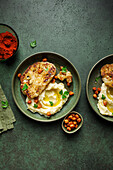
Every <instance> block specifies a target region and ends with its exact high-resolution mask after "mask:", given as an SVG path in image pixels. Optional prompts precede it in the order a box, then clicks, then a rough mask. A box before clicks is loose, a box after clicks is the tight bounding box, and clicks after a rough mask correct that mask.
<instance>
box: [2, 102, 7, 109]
mask: <svg viewBox="0 0 113 170" xmlns="http://www.w3.org/2000/svg"><path fill="white" fill-rule="evenodd" d="M1 103H2V108H4V109H6V108H7V107H8V101H7V100H6V102H4V101H1Z"/></svg>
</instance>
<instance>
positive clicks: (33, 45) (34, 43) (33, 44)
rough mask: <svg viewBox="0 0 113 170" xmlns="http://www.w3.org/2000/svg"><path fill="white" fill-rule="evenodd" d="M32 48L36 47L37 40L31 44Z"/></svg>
mask: <svg viewBox="0 0 113 170" xmlns="http://www.w3.org/2000/svg"><path fill="white" fill-rule="evenodd" d="M30 46H31V47H32V48H34V47H36V40H35V41H32V42H31V43H30Z"/></svg>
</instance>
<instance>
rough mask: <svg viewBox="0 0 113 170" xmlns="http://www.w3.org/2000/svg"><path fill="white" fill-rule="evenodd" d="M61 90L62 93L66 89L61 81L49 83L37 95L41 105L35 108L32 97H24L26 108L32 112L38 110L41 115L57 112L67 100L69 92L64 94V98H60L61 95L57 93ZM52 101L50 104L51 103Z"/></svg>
mask: <svg viewBox="0 0 113 170" xmlns="http://www.w3.org/2000/svg"><path fill="white" fill-rule="evenodd" d="M61 90H62V92H63V94H64V92H65V91H67V90H66V89H65V87H64V84H63V83H59V84H57V83H50V84H49V85H48V86H47V88H46V89H45V90H44V91H43V92H42V93H41V94H40V95H39V97H38V101H39V103H40V104H41V105H42V107H41V108H35V107H34V104H36V103H35V102H34V99H29V98H28V97H27V98H26V105H27V108H28V109H29V110H30V111H32V112H33V113H35V112H38V113H40V114H41V115H45V116H47V113H48V112H50V113H51V115H54V114H55V113H56V112H59V111H60V110H61V109H62V107H63V105H64V104H65V103H66V101H67V100H68V97H69V94H67V95H65V96H66V98H64V99H63V98H62V95H61V94H60V93H59V92H60V91H61ZM29 100H31V104H28V101H29ZM51 103H52V105H51Z"/></svg>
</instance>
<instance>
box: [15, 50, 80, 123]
mask: <svg viewBox="0 0 113 170" xmlns="http://www.w3.org/2000/svg"><path fill="white" fill-rule="evenodd" d="M43 58H47V60H48V62H51V63H53V64H54V65H55V66H56V69H57V73H58V72H59V71H60V66H66V67H67V69H68V70H69V71H71V73H72V75H73V82H72V84H71V86H70V87H68V86H67V85H66V81H64V84H65V87H66V88H67V90H68V91H73V92H74V95H73V96H71V97H69V100H68V101H67V103H66V104H65V105H64V106H63V108H62V109H61V111H60V112H58V113H56V114H55V115H53V116H51V118H49V119H48V118H46V117H44V116H41V115H40V114H38V113H35V114H34V113H32V112H30V111H29V110H27V107H26V104H25V99H26V97H25V96H24V95H23V94H22V93H21V91H20V80H19V78H18V76H17V75H18V73H21V74H22V73H23V72H24V71H25V70H26V69H27V67H28V66H29V65H31V64H33V63H35V62H37V61H42V59H43ZM58 82H60V81H58ZM80 93H81V80H80V76H79V73H78V71H77V70H76V68H75V67H74V65H73V64H72V63H71V62H70V61H69V60H67V59H66V58H65V57H63V56H62V55H60V54H57V53H53V52H40V53H36V54H33V55H31V56H30V57H28V58H26V59H25V60H24V61H23V62H22V63H20V65H19V66H18V67H17V69H16V71H15V73H14V76H13V79H12V94H13V98H14V101H15V103H16V105H17V106H18V108H19V109H20V110H21V111H22V112H23V113H24V114H25V115H26V116H28V117H29V118H31V119H34V120H36V121H40V122H52V121H55V120H58V119H61V118H63V117H64V116H66V115H67V114H68V113H69V112H70V111H71V110H72V109H73V108H74V107H75V106H76V104H77V102H78V100H79V97H80Z"/></svg>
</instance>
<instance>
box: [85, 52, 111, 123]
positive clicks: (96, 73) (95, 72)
mask: <svg viewBox="0 0 113 170" xmlns="http://www.w3.org/2000/svg"><path fill="white" fill-rule="evenodd" d="M111 63H113V54H111V55H108V56H106V57H104V58H102V59H101V60H99V61H98V62H97V63H96V64H95V65H94V66H93V67H92V69H91V70H90V72H89V75H88V78H87V82H86V94H87V98H88V101H89V103H90V105H91V107H92V109H93V110H94V111H95V112H96V113H97V114H98V115H99V116H100V117H102V118H103V119H105V120H107V121H111V122H113V117H110V116H104V115H102V114H101V113H100V112H99V110H98V108H97V100H96V99H94V98H93V94H94V92H93V90H92V88H93V87H94V86H95V87H97V88H98V87H101V85H102V79H101V77H100V69H101V67H102V66H103V65H105V64H111ZM97 77H100V78H99V79H98V81H97V82H96V81H95V79H96V78H97Z"/></svg>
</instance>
